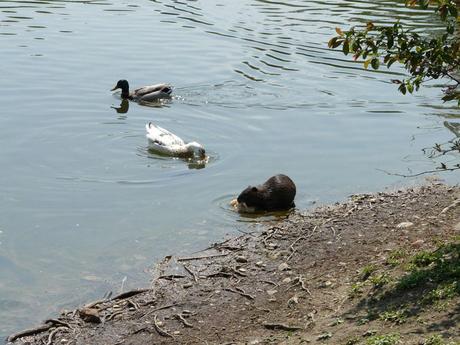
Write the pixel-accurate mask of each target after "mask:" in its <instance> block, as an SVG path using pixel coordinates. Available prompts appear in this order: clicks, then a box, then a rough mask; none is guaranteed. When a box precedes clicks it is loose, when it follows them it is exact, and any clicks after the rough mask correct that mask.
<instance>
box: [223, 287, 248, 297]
mask: <svg viewBox="0 0 460 345" xmlns="http://www.w3.org/2000/svg"><path fill="white" fill-rule="evenodd" d="M235 289H236V290H233V289H232V288H224V289H223V290H226V291H230V292H233V293H237V294H239V295H241V296H243V297H246V298H248V299H254V298H255V297H254V296H252V295H249V294H247V293H246V292H245V291H244V290H243V289H241V288H235Z"/></svg>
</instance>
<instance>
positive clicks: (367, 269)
mask: <svg viewBox="0 0 460 345" xmlns="http://www.w3.org/2000/svg"><path fill="white" fill-rule="evenodd" d="M376 270H377V267H375V265H372V264H369V265H366V266H364V267H363V268H362V269H361V272H359V276H360V279H361V280H362V281H365V280H367V278H369V277H370V275H371V274H372V273H374V272H375V271H376Z"/></svg>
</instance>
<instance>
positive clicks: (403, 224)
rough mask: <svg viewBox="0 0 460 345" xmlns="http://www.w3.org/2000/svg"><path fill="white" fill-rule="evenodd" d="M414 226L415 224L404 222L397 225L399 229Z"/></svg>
mask: <svg viewBox="0 0 460 345" xmlns="http://www.w3.org/2000/svg"><path fill="white" fill-rule="evenodd" d="M412 226H414V223H412V222H402V223H399V224H398V225H396V228H397V229H408V228H410V227H412Z"/></svg>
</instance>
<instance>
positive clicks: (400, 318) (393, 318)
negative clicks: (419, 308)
mask: <svg viewBox="0 0 460 345" xmlns="http://www.w3.org/2000/svg"><path fill="white" fill-rule="evenodd" d="M407 316H408V313H407V309H405V308H402V309H397V310H387V311H385V312H383V313H381V314H380V315H379V318H380V320H382V321H387V322H392V323H394V324H397V325H400V324H402V323H404V322H406V320H407Z"/></svg>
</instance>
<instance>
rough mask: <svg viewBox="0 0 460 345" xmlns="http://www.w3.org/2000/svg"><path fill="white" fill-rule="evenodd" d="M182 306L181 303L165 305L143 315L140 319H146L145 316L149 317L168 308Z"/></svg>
mask: <svg viewBox="0 0 460 345" xmlns="http://www.w3.org/2000/svg"><path fill="white" fill-rule="evenodd" d="M178 305H180V304H179V303H173V304H168V305H164V306H162V307H158V308H155V309H152V310H149V311H148V312H146V313H145V314H144V315H142V316H141V317H140V318H139V319H142V318H144V317H145V316H147V315H150V314H152V313H154V312H156V311H159V310H163V309H168V308H172V307H175V306H178Z"/></svg>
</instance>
